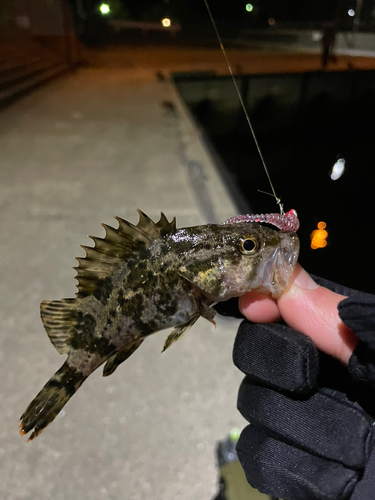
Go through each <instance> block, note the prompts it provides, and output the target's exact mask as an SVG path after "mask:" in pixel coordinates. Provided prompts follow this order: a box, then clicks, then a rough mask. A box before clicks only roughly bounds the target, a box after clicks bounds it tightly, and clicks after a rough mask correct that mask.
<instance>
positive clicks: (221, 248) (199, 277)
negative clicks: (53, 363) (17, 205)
mask: <svg viewBox="0 0 375 500" xmlns="http://www.w3.org/2000/svg"><path fill="white" fill-rule="evenodd" d="M139 213H140V221H139V223H138V225H137V226H134V225H132V224H130V223H129V222H127V221H124V220H123V219H120V218H117V220H118V222H119V227H118V229H114V228H111V227H109V226H106V225H104V228H105V230H106V235H105V238H95V237H92V239H93V240H94V243H95V246H94V247H83V248H84V249H85V251H86V257H84V258H77V260H78V263H79V265H78V267H76V268H75V269H76V270H77V276H76V278H77V279H78V282H79V284H78V293H77V294H76V298H72V299H62V300H60V301H57V300H54V301H43V302H42V303H41V317H42V321H43V324H44V327H45V329H46V331H47V334H48V335H49V338H50V340H51V342H52V343H53V344H54V346H55V347H56V349H57V350H58V352H60V353H61V354H67V355H68V357H67V359H66V361H65V363H64V364H63V366H62V367H61V368H60V369H59V370H58V371H57V372H56V373H55V374H54V375H53V376H52V378H51V379H50V380H49V381H48V382H47V384H46V385H45V386H44V388H43V389H42V390H41V391H40V393H39V394H38V395H37V396H36V398H35V399H34V400H33V401H32V402H31V403H30V405H29V406H28V408H27V409H26V411H25V412H24V414H23V415H22V417H21V424H20V432H21V434H26V433H28V432H29V431H30V430H32V429H33V432H32V434H31V436H30V438H29V439H33V438H34V437H36V436H37V435H38V434H39V433H40V432H41V431H42V430H43V429H44V428H45V427H46V426H47V425H48V424H49V423H50V422H52V420H53V419H54V418H55V417H56V415H57V414H58V413H59V412H60V410H61V409H62V407H63V406H64V405H65V404H66V402H67V401H68V400H69V399H70V397H71V396H72V395H73V394H74V393H75V392H76V391H77V389H78V388H79V387H80V386H81V385H82V383H83V382H84V380H85V379H86V378H87V377H88V376H89V375H90V374H91V373H92V372H93V371H94V370H96V369H97V368H98V367H99V366H100V365H102V364H103V363H105V366H104V370H103V375H105V376H107V375H110V374H111V373H113V372H114V371H115V369H116V368H117V366H118V365H119V364H120V363H122V362H123V361H125V360H126V359H127V358H128V357H129V356H130V355H131V354H133V352H134V351H135V350H136V349H137V348H138V347H139V346H140V345H141V343H142V342H143V340H144V339H145V338H146V337H147V336H148V335H150V334H152V333H154V332H157V331H158V330H163V329H166V328H171V327H173V328H174V330H173V331H172V333H171V334H170V335H169V336H168V338H167V340H166V343H165V345H164V349H166V348H167V347H169V346H170V345H171V344H172V343H173V342H174V341H176V340H178V339H179V338H180V337H181V336H182V335H183V334H184V333H185V331H186V330H187V329H188V328H190V327H191V326H192V325H193V324H194V323H195V322H196V321H197V319H198V318H199V317H200V316H202V317H204V318H206V319H208V320H209V321H211V322H213V318H214V315H215V311H214V309H212V308H211V307H210V306H211V305H213V304H214V303H216V302H219V301H224V300H227V299H229V298H231V297H238V296H241V295H243V294H244V293H246V292H248V291H250V290H254V289H257V290H260V291H261V292H264V293H271V294H272V295H273V296H275V297H276V296H279V295H280V294H281V293H282V291H283V290H284V289H285V288H286V287H287V286H288V284H289V282H290V278H291V274H292V272H293V269H294V266H295V264H296V261H297V258H298V250H299V240H298V237H297V235H296V234H295V233H293V232H280V231H275V230H273V229H270V228H268V227H262V226H260V225H259V224H256V223H249V222H244V223H237V224H233V225H219V224H207V225H203V226H195V227H189V228H183V229H176V225H175V220H173V221H171V222H168V220H167V219H166V218H165V216H164V215H163V214H162V216H161V218H160V220H159V221H158V222H157V223H154V222H153V221H152V220H151V219H149V218H148V217H147V216H146V215H145V214H143V213H142V212H140V211H139Z"/></svg>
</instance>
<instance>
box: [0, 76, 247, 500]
mask: <svg viewBox="0 0 375 500" xmlns="http://www.w3.org/2000/svg"><path fill="white" fill-rule="evenodd" d="M163 101H168V103H173V106H170V105H169V104H168V105H167V104H166V103H165V104H164V105H163V104H162V103H163ZM197 187H199V189H197ZM135 208H141V209H142V210H143V211H144V212H146V213H147V214H148V215H149V216H151V217H152V218H158V216H159V214H160V211H161V210H163V211H164V212H165V214H166V215H167V216H168V217H169V218H171V217H173V216H174V215H176V216H177V221H178V225H179V226H184V225H192V224H200V223H204V222H208V221H212V222H215V221H221V220H224V219H225V218H227V217H229V216H231V215H233V214H234V213H236V207H235V206H234V204H233V202H232V200H231V199H230V197H229V195H228V193H227V191H226V189H225V187H224V185H223V183H222V181H221V179H220V177H219V175H218V173H217V170H216V168H215V165H214V162H213V160H212V157H211V156H210V154H208V151H207V148H206V146H205V144H204V142H203V141H202V139H201V137H200V132H199V130H198V129H197V128H196V127H195V126H194V124H193V123H192V122H191V120H190V118H189V116H188V115H187V113H186V111H185V109H184V107H183V105H182V104H181V103H180V102H179V98H178V96H177V95H176V92H175V90H174V88H173V86H172V85H170V84H169V83H168V82H156V80H155V78H154V74H153V72H147V71H146V70H137V69H133V70H131V71H124V70H119V69H106V70H102V69H84V70H81V71H79V72H78V73H77V74H76V75H72V76H68V77H64V78H62V79H60V80H58V81H55V82H53V83H51V84H49V85H47V86H45V87H44V88H41V89H39V90H37V91H36V92H34V93H33V94H31V95H29V96H27V97H25V98H23V99H22V100H19V101H17V102H16V103H14V104H13V105H12V106H10V107H8V108H7V109H5V110H3V111H2V112H1V115H0V210H1V218H0V228H1V232H0V234H1V238H0V255H1V259H0V275H1V281H0V296H1V302H0V324H1V336H0V341H1V345H0V359H1V364H0V370H1V380H2V383H1V389H0V398H1V399H0V412H1V429H0V498H2V499H4V500H5V499H6V500H21V499H22V500H35V499H36V498H37V499H38V500H50V499H52V498H53V499H54V500H102V499H106V498H108V499H111V500H112V499H113V500H115V499H116V500H120V499H132V500H138V499H139V500H141V499H142V500H144V499H145V498H152V499H154V500H172V499H173V500H176V499H183V500H193V499H194V500H195V499H210V498H211V497H212V495H213V494H214V492H215V489H216V482H217V470H216V464H215V457H214V446H215V442H216V440H217V439H221V438H223V437H224V436H225V434H226V433H227V432H228V431H229V430H230V429H231V427H233V426H239V427H242V426H243V425H244V422H243V420H242V418H241V417H240V415H239V414H238V412H237V410H236V396H237V390H238V386H239V383H240V380H241V378H242V376H241V374H240V373H239V372H238V371H237V369H236V368H235V367H234V366H233V364H232V360H231V351H232V344H233V339H234V335H235V332H236V325H237V322H236V321H235V320H230V319H219V320H218V327H217V328H216V329H215V328H214V327H213V326H212V325H210V324H209V323H208V322H206V321H205V320H202V319H201V320H200V321H199V322H198V324H197V325H196V326H195V327H194V328H193V329H192V330H191V331H189V333H188V334H187V335H186V336H185V337H184V338H183V339H182V340H181V341H179V342H178V343H177V344H176V345H173V347H172V348H171V349H169V350H168V351H167V352H166V353H164V354H163V355H161V354H160V351H161V348H162V345H163V342H164V339H165V337H166V335H167V333H168V332H162V333H159V334H157V335H155V336H154V337H153V338H150V339H149V340H147V341H146V342H145V343H144V344H143V345H142V347H141V348H140V350H139V351H138V352H137V353H135V355H134V356H133V357H132V358H131V359H130V360H129V361H127V362H126V363H125V364H124V365H122V366H121V367H120V368H119V369H118V370H117V371H116V373H115V374H113V375H112V376H111V377H110V378H108V379H104V378H102V376H101V370H98V371H97V372H96V373H94V374H93V375H92V376H90V378H89V379H88V381H87V382H86V383H85V384H84V385H83V386H82V388H80V389H79V391H78V393H77V395H76V396H75V397H74V398H73V399H72V400H71V401H70V402H69V403H68V405H67V406H66V407H65V410H64V411H63V412H62V414H61V415H60V416H59V417H58V418H57V419H56V421H55V422H54V423H53V424H52V425H51V426H50V427H49V428H48V429H47V430H46V431H45V432H44V433H43V434H42V435H41V436H40V437H39V438H38V439H36V440H35V441H33V442H32V443H29V444H26V440H25V438H21V437H20V436H19V435H18V418H19V416H20V415H21V413H22V412H23V411H24V409H25V407H26V405H27V404H28V403H29V402H30V401H31V399H32V398H33V397H34V396H35V395H36V393H37V392H38V391H39V390H40V389H41V388H42V386H43V385H44V384H45V382H46V381H47V380H48V379H49V377H50V376H51V375H52V374H53V373H54V372H55V371H56V369H58V368H59V366H60V365H61V364H62V363H63V360H64V357H63V356H60V355H59V354H58V353H57V352H56V351H55V349H54V348H53V346H52V345H51V344H50V342H49V340H48V338H47V335H46V333H45V332H44V329H43V327H42V323H41V321H40V318H39V303H40V301H41V300H42V299H59V298H62V297H72V296H73V294H74V293H75V286H74V285H75V280H74V279H73V276H74V274H75V272H74V271H73V270H72V266H74V265H76V261H75V260H74V259H73V256H75V255H83V251H82V250H81V249H80V248H79V245H80V244H88V243H89V240H88V239H87V238H86V235H87V234H94V235H99V236H101V235H103V229H102V228H101V227H100V225H99V223H100V222H105V223H109V224H115V223H116V221H115V220H114V219H113V218H112V216H113V215H119V216H121V217H123V218H126V219H128V220H130V221H132V222H136V221H137V214H136V212H135Z"/></svg>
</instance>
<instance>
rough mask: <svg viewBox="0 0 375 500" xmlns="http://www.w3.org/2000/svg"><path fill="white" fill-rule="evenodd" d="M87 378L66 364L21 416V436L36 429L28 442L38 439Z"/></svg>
mask: <svg viewBox="0 0 375 500" xmlns="http://www.w3.org/2000/svg"><path fill="white" fill-rule="evenodd" d="M86 378H87V377H86V376H85V375H83V374H82V373H81V372H78V371H76V370H75V369H74V368H72V367H70V366H69V365H68V363H67V362H65V363H64V364H63V365H62V367H61V368H60V369H59V370H58V371H57V372H56V373H55V374H54V375H53V376H52V377H51V378H50V380H49V381H48V382H47V383H46V385H45V386H44V387H43V389H42V390H41V391H40V392H39V394H38V395H37V396H36V397H35V398H34V399H33V401H32V402H31V403H30V404H29V406H28V407H27V408H26V410H25V412H24V413H23V415H22V416H21V419H20V420H21V422H20V434H21V435H22V436H24V435H25V434H27V433H28V432H29V431H31V430H32V429H34V430H33V432H32V434H31V436H30V437H29V439H28V441H31V440H32V439H34V438H36V437H37V436H38V435H39V434H40V433H41V432H42V431H43V430H44V429H45V428H46V427H47V425H49V424H50V423H51V422H52V421H53V420H54V419H55V418H56V416H57V415H58V414H59V413H60V411H61V410H62V408H63V407H64V406H65V405H66V403H67V402H68V401H69V399H70V398H71V397H72V396H73V394H74V393H75V392H76V391H77V389H78V388H79V387H80V386H81V385H82V383H83V382H84V380H85V379H86Z"/></svg>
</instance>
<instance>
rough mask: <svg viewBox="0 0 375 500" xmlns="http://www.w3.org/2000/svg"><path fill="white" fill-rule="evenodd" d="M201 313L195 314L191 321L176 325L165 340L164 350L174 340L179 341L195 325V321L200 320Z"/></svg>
mask: <svg viewBox="0 0 375 500" xmlns="http://www.w3.org/2000/svg"><path fill="white" fill-rule="evenodd" d="M198 318H199V315H197V316H193V317H192V318H191V319H190V320H189V321H187V322H186V323H184V324H183V325H178V326H176V327H175V328H174V329H173V331H172V332H171V333H170V334H169V335H168V337H167V338H166V340H165V342H164V346H163V350H162V351H161V352H164V351H165V350H166V349H168V347H170V346H171V345H172V344H173V343H174V342H177V340H179V339H180V338H181V337H182V336H183V335H185V333H186V332H187V331H188V330H189V329H190V328H191V327H192V326H193V325H194V323H195V322H196V321H197V320H198Z"/></svg>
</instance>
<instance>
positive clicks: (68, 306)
mask: <svg viewBox="0 0 375 500" xmlns="http://www.w3.org/2000/svg"><path fill="white" fill-rule="evenodd" d="M40 316H41V318H42V322H43V325H44V328H45V329H46V332H47V335H48V337H49V339H50V341H51V342H52V344H53V345H54V346H55V348H56V350H57V352H59V353H60V354H67V353H69V351H70V349H71V346H70V344H69V340H70V338H71V336H72V335H74V334H75V333H77V332H76V329H75V326H76V325H77V323H78V310H77V304H76V299H62V300H43V302H42V303H41V304H40Z"/></svg>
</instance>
